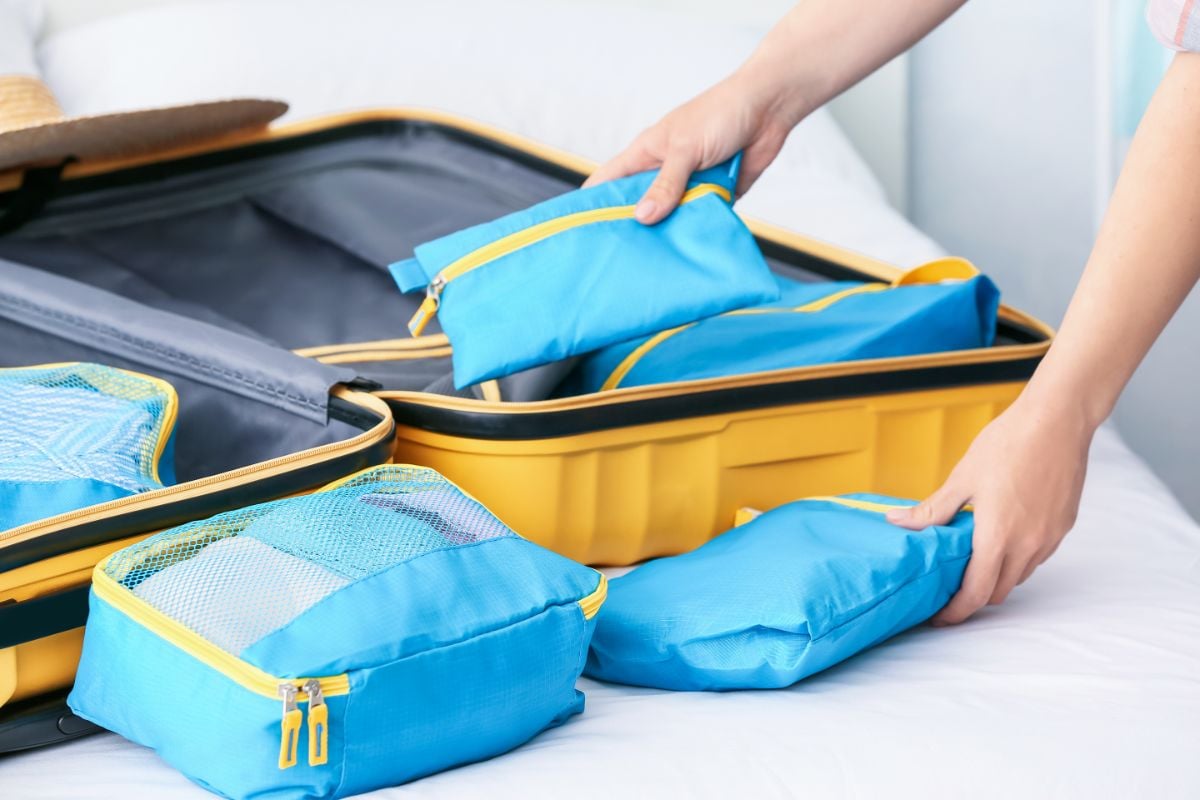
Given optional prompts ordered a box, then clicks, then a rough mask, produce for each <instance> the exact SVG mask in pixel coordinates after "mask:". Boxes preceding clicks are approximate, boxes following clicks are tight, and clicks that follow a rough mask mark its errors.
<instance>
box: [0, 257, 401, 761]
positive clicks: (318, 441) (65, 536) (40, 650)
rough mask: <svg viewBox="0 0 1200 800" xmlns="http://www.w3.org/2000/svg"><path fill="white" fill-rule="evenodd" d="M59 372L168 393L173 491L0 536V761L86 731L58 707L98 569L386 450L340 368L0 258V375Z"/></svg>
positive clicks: (375, 402) (390, 428) (378, 421)
mask: <svg viewBox="0 0 1200 800" xmlns="http://www.w3.org/2000/svg"><path fill="white" fill-rule="evenodd" d="M63 361H94V362H99V363H104V364H109V365H112V366H117V367H122V368H126V369H131V370H135V371H138V372H141V373H145V374H148V375H152V376H155V377H158V378H162V379H165V380H167V381H169V382H170V383H171V384H172V385H173V386H174V387H175V389H176V390H177V392H178V394H179V406H178V408H179V411H178V418H177V423H176V429H175V442H174V444H175V451H176V458H175V464H176V472H177V473H178V478H179V480H178V482H177V483H176V484H174V485H170V486H167V487H165V488H161V489H154V490H151V491H146V492H143V493H141V494H132V495H129V496H126V497H122V498H119V499H116V500H111V501H108V502H104V503H99V504H96V505H92V506H88V507H84V508H80V509H77V510H74V511H69V512H66V513H62V514H58V515H57V516H53V517H49V518H46V519H42V520H35V521H33V522H29V523H27V524H23V525H19V526H18V527H15V528H9V529H8V530H4V531H0V752H4V751H8V750H16V749H23V748H26V747H32V746H36V745H38V744H45V743H48V742H53V741H58V740H62V739H65V738H72V737H74V736H78V735H81V734H83V733H87V732H90V731H91V730H93V729H94V728H92V726H90V725H87V724H85V723H83V722H82V721H81V720H78V719H77V718H75V717H73V716H72V715H70V714H69V712H67V711H66V708H65V705H63V699H64V695H65V689H67V688H69V686H70V684H71V681H72V679H73V677H74V673H75V666H76V664H77V661H78V658H79V650H80V646H81V642H82V630H83V629H82V626H83V624H84V622H85V620H86V617H87V592H88V588H89V584H90V576H91V570H92V567H93V566H94V565H95V564H96V563H97V562H98V561H99V560H100V559H101V558H103V557H104V556H106V555H108V554H109V553H111V552H113V551H115V550H117V549H119V548H122V547H125V546H127V545H129V544H130V543H132V542H134V541H136V540H138V539H140V538H142V537H145V536H147V535H149V534H150V533H152V532H154V531H157V530H160V529H162V528H166V527H169V526H173V525H177V524H179V523H182V522H186V521H189V520H194V519H199V518H204V517H208V516H210V515H212V514H214V513H217V512H220V511H225V510H230V509H237V508H242V507H244V506H246V505H249V504H253V503H258V502H262V501H266V500H270V499H274V498H278V497H283V496H287V495H291V494H296V493H299V492H305V491H309V490H312V489H315V488H317V487H320V486H322V485H324V484H326V483H328V482H329V481H331V480H334V479H337V478H339V477H342V476H344V475H348V474H351V473H353V472H356V471H358V470H360V469H363V468H365V467H369V466H373V465H377V464H382V463H385V462H386V461H387V460H388V459H389V458H390V456H391V451H392V439H393V433H394V425H393V422H392V417H391V414H390V412H389V410H388V408H387V406H386V405H385V404H384V403H383V402H382V401H381V400H379V399H378V398H376V397H374V396H372V395H370V394H368V393H366V392H363V391H362V390H361V389H362V384H361V382H360V381H359V379H358V378H357V377H356V376H355V375H354V373H353V371H352V370H350V369H347V368H344V367H338V366H334V365H326V364H321V363H319V362H316V361H313V360H311V359H306V358H303V357H301V356H297V355H295V354H294V353H291V352H289V351H287V350H284V349H282V348H279V347H277V346H275V345H272V344H270V343H268V342H265V341H263V340H261V339H255V338H251V337H248V336H246V335H244V334H242V333H237V332H234V331H228V330H223V329H221V328H218V327H216V326H213V325H211V324H210V323H206V322H201V321H199V320H195V319H191V318H188V317H185V316H182V315H178V314H173V313H170V312H166V311H162V310H159V309H154V308H150V307H148V306H145V305H143V304H140V303H137V302H135V301H132V300H129V299H127V298H123V297H120V296H118V295H116V294H114V293H112V292H108V291H105V290H103V289H100V288H97V287H94V286H89V285H86V284H84V283H81V282H79V281H74V280H70V279H67V278H64V277H63V276H61V275H55V274H52V273H50V272H46V271H42V270H38V269H35V268H31V267H28V266H23V265H18V264H14V263H11V262H0V367H13V366H24V365H29V364H40V363H53V362H63Z"/></svg>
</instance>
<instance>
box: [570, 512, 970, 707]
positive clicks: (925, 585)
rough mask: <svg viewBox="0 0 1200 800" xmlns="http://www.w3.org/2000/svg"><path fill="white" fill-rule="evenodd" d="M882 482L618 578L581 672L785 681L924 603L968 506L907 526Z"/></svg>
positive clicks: (933, 608) (948, 566) (933, 601)
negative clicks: (893, 519)
mask: <svg viewBox="0 0 1200 800" xmlns="http://www.w3.org/2000/svg"><path fill="white" fill-rule="evenodd" d="M897 505H912V503H911V502H909V501H900V500H895V499H892V498H885V497H879V496H876V495H862V494H859V495H847V496H845V497H826V498H812V499H808V500H800V501H797V502H794V503H790V504H788V505H785V506H781V507H779V508H777V509H775V510H773V511H769V512H767V513H765V514H762V515H761V516H758V517H757V518H756V519H753V520H752V521H750V522H748V523H746V524H744V525H739V526H738V527H735V528H734V529H733V530H731V531H729V532H727V533H724V534H722V535H721V536H718V537H717V538H716V539H713V540H712V541H711V542H709V543H708V544H706V545H704V546H703V547H700V548H699V549H697V550H694V551H692V552H690V553H686V554H684V555H681V556H675V557H672V558H662V559H659V560H657V561H651V562H649V563H647V564H645V565H643V566H641V567H638V568H637V569H635V570H633V571H632V572H630V573H629V574H627V575H624V576H622V577H620V578H615V579H614V580H613V581H612V584H611V587H610V589H609V597H608V601H607V602H606V603H605V606H604V613H603V614H601V617H600V620H599V624H598V626H597V628H596V634H595V636H594V637H593V639H592V648H591V653H590V655H589V657H588V663H587V668H586V674H587V675H588V676H590V677H593V678H599V679H601V680H606V681H614V682H617V683H628V684H634V685H637V686H653V687H657V688H661V689H680V690H698V689H708V690H725V689H773V688H779V687H783V686H789V685H791V684H793V683H795V682H796V681H798V680H800V679H802V678H805V677H807V676H809V675H812V674H813V673H815V672H819V671H820V670H823V669H825V668H827V667H830V666H833V665H834V664H837V663H838V662H840V661H842V660H844V659H846V658H849V657H850V656H852V655H854V654H855V653H858V652H860V651H862V650H864V649H866V648H868V647H871V646H873V645H876V644H878V643H879V642H882V641H883V640H884V639H887V638H888V637H890V636H893V635H894V634H897V633H899V632H900V631H903V630H905V629H906V628H910V627H912V626H913V625H916V624H918V623H920V622H923V621H924V620H926V619H928V618H929V617H931V616H932V615H933V614H934V613H936V612H937V611H938V609H940V608H941V607H942V606H943V605H945V604H946V602H947V601H948V600H949V598H950V596H951V595H952V594H953V593H954V592H955V591H956V590H957V589H958V586H959V584H960V583H961V582H962V576H963V570H964V569H965V568H966V564H967V559H968V558H969V557H970V555H971V533H972V530H973V527H974V519H973V515H972V514H970V513H968V512H962V513H959V514H958V515H957V516H955V518H954V519H953V520H952V521H951V522H950V524H948V525H938V526H933V527H929V528H926V529H925V530H920V531H910V530H906V529H904V528H899V527H896V526H894V525H892V524H890V523H888V522H887V520H886V519H885V517H884V514H885V513H886V511H887V510H888V509H889V508H893V507H895V506H897Z"/></svg>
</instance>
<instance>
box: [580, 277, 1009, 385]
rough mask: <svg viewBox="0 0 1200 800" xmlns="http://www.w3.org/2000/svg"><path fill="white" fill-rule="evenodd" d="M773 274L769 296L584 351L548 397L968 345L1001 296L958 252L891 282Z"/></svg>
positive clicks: (991, 321) (987, 335)
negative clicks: (775, 293)
mask: <svg viewBox="0 0 1200 800" xmlns="http://www.w3.org/2000/svg"><path fill="white" fill-rule="evenodd" d="M778 280H779V283H780V290H781V299H780V300H778V301H776V302H772V303H767V304H764V305H760V306H756V307H754V308H745V309H739V310H736V311H730V312H728V313H725V314H721V315H718V316H714V317H709V318H708V319H703V320H699V321H698V322H693V323H689V324H686V325H680V326H676V327H673V328H666V327H665V326H664V330H661V331H659V332H657V333H655V334H653V335H651V336H644V337H641V338H638V339H633V340H630V341H626V342H619V343H617V344H613V345H609V346H608V347H604V348H601V349H599V350H597V351H596V352H594V353H589V354H587V355H586V356H584V357H583V358H582V359H581V360H580V361H579V363H578V364H576V366H575V367H574V369H573V370H572V372H571V373H570V374H569V375H568V376H567V377H566V379H565V380H564V381H563V383H562V385H561V386H560V387H559V388H558V390H557V392H556V394H558V395H561V396H572V395H577V394H586V393H588V392H599V391H608V390H611V389H622V388H627V387H630V386H645V385H648V384H655V383H668V382H672V381H687V380H700V379H703V378H719V377H725V376H729V375H744V374H747V373H751V372H766V371H768V370H778V369H790V368H794V367H808V366H813V365H816V364H831V363H836V362H842V361H852V360H861V359H870V358H892V357H897V356H911V355H920V354H924V353H940V352H945V351H948V350H970V349H974V348H978V347H988V346H990V345H991V344H992V341H993V339H994V338H995V331H996V316H997V312H998V309H999V306H1000V293H999V291H998V290H997V289H996V286H995V284H993V283H992V282H991V280H989V279H988V278H987V277H986V276H985V275H982V274H980V273H979V272H978V270H976V269H975V267H973V266H972V265H971V264H970V262H968V261H966V260H964V259H961V258H944V259H939V260H937V261H932V262H930V263H928V264H923V265H921V266H920V267H916V268H915V269H912V270H909V271H908V272H906V273H904V274H902V275H901V276H899V277H898V278H896V279H895V280H894V281H892V282H890V283H884V282H862V281H834V282H822V283H801V282H798V281H794V280H790V279H788V278H783V277H779V278H778Z"/></svg>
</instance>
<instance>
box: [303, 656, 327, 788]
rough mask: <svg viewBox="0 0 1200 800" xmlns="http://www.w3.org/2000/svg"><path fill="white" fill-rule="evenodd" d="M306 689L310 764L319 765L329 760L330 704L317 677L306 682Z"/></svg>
mask: <svg viewBox="0 0 1200 800" xmlns="http://www.w3.org/2000/svg"><path fill="white" fill-rule="evenodd" d="M304 691H305V693H306V694H307V695H308V765H309V766H310V767H317V766H320V765H321V764H325V763H327V762H328V761H329V706H327V705H325V695H324V694H322V693H321V682H320V681H319V680H317V679H316V678H310V679H309V680H307V681H305V682H304Z"/></svg>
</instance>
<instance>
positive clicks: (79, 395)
mask: <svg viewBox="0 0 1200 800" xmlns="http://www.w3.org/2000/svg"><path fill="white" fill-rule="evenodd" d="M177 405H178V401H177V399H176V396H175V390H174V388H172V387H171V385H170V384H168V383H166V382H165V381H162V380H159V379H158V378H151V377H149V376H146V375H141V374H138V373H134V372H127V371H125V370H120V369H114V368H112V367H106V366H102V365H100V364H86V363H69V364H48V365H43V366H34V367H18V368H11V369H0V531H4V530H8V529H10V528H15V527H17V526H18V525H24V524H26V523H29V522H33V521H35V520H39V519H45V518H46V517H52V516H55V515H56V514H62V513H65V512H68V511H74V510H76V509H79V508H83V507H85V506H90V505H95V504H97V503H104V502H108V501H110V500H116V499H119V498H122V497H127V496H129V495H134V494H138V493H141V492H146V491H150V490H152V489H159V488H162V486H163V485H164V484H165V483H172V482H174V468H173V467H174V462H173V455H172V447H171V445H172V442H173V438H172V435H173V432H174V428H175V412H176V408H177Z"/></svg>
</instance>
